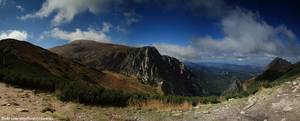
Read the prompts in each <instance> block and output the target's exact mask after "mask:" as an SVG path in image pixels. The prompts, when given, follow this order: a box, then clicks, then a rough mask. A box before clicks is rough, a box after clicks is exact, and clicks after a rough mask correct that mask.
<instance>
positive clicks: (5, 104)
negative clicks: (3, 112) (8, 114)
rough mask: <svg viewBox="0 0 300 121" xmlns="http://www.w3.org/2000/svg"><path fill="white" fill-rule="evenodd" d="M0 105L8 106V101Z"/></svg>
mask: <svg viewBox="0 0 300 121" xmlns="http://www.w3.org/2000/svg"><path fill="white" fill-rule="evenodd" d="M1 106H10V104H9V103H3V104H1Z"/></svg>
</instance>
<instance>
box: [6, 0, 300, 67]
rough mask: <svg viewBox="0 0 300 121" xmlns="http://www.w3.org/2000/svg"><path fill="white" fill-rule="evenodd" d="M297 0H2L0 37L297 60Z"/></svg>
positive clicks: (218, 57) (216, 57)
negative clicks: (105, 43) (84, 41)
mask: <svg viewBox="0 0 300 121" xmlns="http://www.w3.org/2000/svg"><path fill="white" fill-rule="evenodd" d="M298 5H299V3H298V2H297V1H296V0H286V1H279V0H278V1H276V0H275V1H273V2H272V3H271V2H267V1H260V0H251V1H244V0H122V1H121V0H77V1H75V0H38V1H37V0H0V18H1V19H0V39H4V38H16V39H20V40H25V41H28V42H31V43H33V44H36V45H39V46H42V47H44V48H51V47H54V46H58V45H63V44H67V43H70V42H72V41H73V40H77V39H86V40H94V41H99V42H108V43H118V44H125V45H129V46H145V45H151V46H155V47H156V48H157V49H158V50H159V51H160V52H161V53H162V54H167V55H170V56H174V57H176V58H179V59H181V60H184V61H194V62H200V61H209V62H226V63H237V64H254V65H264V64H267V63H268V62H269V61H271V59H273V58H274V57H277V56H279V57H283V58H286V59H288V60H290V61H293V62H296V61H299V60H300V56H299V54H300V53H299V52H300V51H299V49H300V48H299V47H300V46H299V40H298V37H299V35H300V32H299V31H300V30H299V27H300V25H299V24H298V22H299V21H300V17H299V15H297V13H296V11H297V10H299V8H298Z"/></svg>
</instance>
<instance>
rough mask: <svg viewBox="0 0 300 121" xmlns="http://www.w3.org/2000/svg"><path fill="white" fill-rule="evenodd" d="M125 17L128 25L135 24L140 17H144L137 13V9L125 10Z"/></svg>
mask: <svg viewBox="0 0 300 121" xmlns="http://www.w3.org/2000/svg"><path fill="white" fill-rule="evenodd" d="M123 15H124V17H125V19H126V24H127V25H128V26H130V25H132V24H134V23H138V22H139V21H140V19H141V18H142V17H141V16H140V15H138V14H137V13H135V11H131V12H124V13H123Z"/></svg>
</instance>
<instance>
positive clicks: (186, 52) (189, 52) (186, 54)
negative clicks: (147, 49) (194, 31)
mask: <svg viewBox="0 0 300 121" xmlns="http://www.w3.org/2000/svg"><path fill="white" fill-rule="evenodd" d="M153 46H154V47H156V48H157V49H158V51H159V52H160V53H161V54H163V55H169V56H172V57H176V58H178V59H182V60H190V59H196V58H197V57H198V52H197V50H196V49H195V48H193V47H191V46H179V45H174V44H166V43H160V44H153Z"/></svg>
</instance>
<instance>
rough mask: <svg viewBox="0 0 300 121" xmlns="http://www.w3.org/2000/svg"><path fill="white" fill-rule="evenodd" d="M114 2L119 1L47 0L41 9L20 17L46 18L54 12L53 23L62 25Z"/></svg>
mask: <svg viewBox="0 0 300 121" xmlns="http://www.w3.org/2000/svg"><path fill="white" fill-rule="evenodd" d="M112 3H114V4H117V3H119V2H118V1H116V0H47V1H46V2H44V3H43V5H42V8H41V9H40V10H38V11H37V12H35V13H31V14H27V15H24V16H21V17H20V19H22V20H25V19H31V18H45V17H48V16H50V15H51V14H53V13H54V18H53V19H52V24H53V25H60V24H62V23H68V22H70V21H72V20H73V18H74V17H75V16H76V15H77V14H79V13H82V12H85V11H89V12H91V13H93V14H98V13H101V12H103V11H105V10H106V9H107V8H109V7H110V5H111V4H112Z"/></svg>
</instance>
